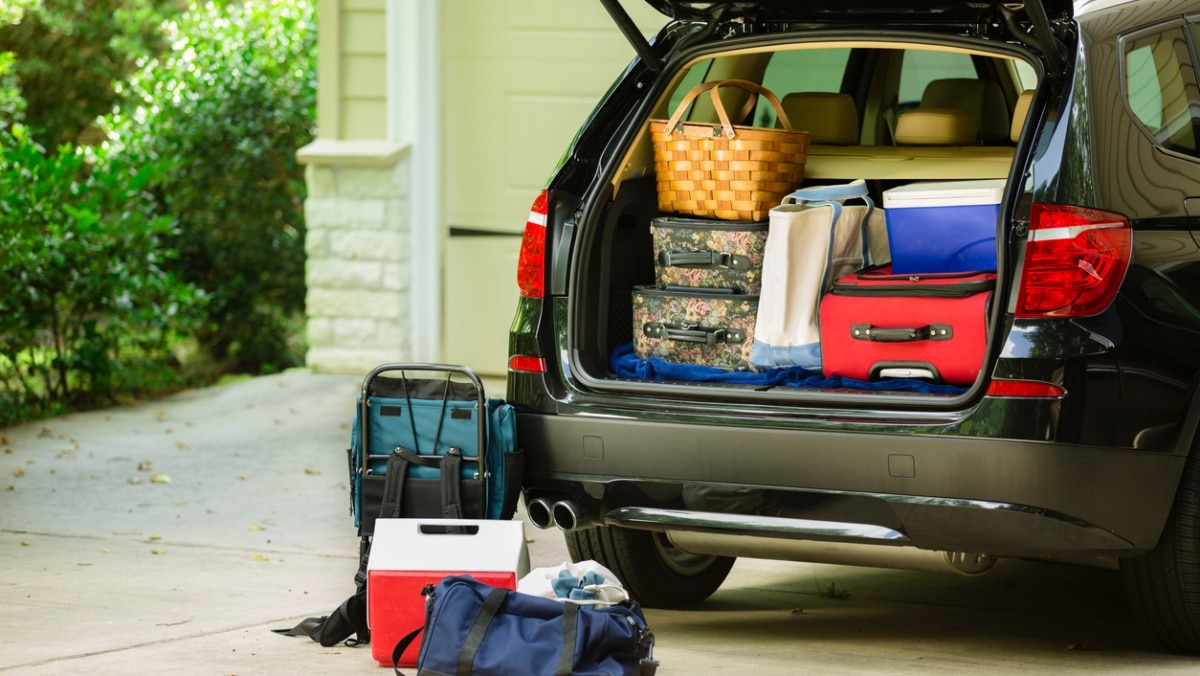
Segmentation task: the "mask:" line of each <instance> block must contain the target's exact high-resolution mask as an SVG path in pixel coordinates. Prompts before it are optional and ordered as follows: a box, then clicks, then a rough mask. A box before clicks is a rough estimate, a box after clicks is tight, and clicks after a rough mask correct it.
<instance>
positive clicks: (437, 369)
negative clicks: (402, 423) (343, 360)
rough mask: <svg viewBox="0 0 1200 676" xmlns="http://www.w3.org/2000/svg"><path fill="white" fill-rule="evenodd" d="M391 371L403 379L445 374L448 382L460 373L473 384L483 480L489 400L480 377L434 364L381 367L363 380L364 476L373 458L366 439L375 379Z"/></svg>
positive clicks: (453, 366)
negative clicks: (417, 374) (419, 373)
mask: <svg viewBox="0 0 1200 676" xmlns="http://www.w3.org/2000/svg"><path fill="white" fill-rule="evenodd" d="M389 371H400V372H401V373H400V375H401V377H406V376H405V374H404V372H405V371H426V372H434V373H443V374H446V376H447V378H449V377H450V375H451V374H455V373H457V374H459V375H462V376H464V377H466V378H467V379H468V380H470V381H471V385H472V386H474V388H475V395H476V407H477V410H478V411H479V413H478V420H479V429H478V435H479V438H478V440H477V443H478V448H479V468H480V470H479V476H480V477H482V476H483V475H484V468H485V467H486V464H485V462H484V455H485V454H486V452H487V397H486V395H485V393H484V391H483V381H481V380H480V379H479V376H478V375H477V374H476V373H475V371H473V370H472V369H470V368H468V367H466V366H460V365H458V364H435V363H431V362H415V363H410V362H395V363H388V364H380V365H379V366H376V367H375V368H373V369H371V372H370V373H368V374H367V377H365V378H363V382H362V392H361V393H360V396H359V407H360V419H361V420H362V421H363V425H362V429H361V430H359V435H360V436H359V444H360V445H361V446H362V458H361V461H362V463H361V466H360V468H359V471H360V472H361V473H363V474H366V473H368V470H369V467H368V464H367V463H368V461H369V459H370V457H371V452H370V449H368V447H367V443H368V441H367V437H368V436H370V435H369V434H368V433H367V432H368V425H367V421H368V420H369V417H368V413H367V408H368V406H369V403H368V401H369V399H370V387H371V382H372V381H374V379H375V377H376V376H378V375H381V374H383V373H387V372H389ZM414 435H415V431H414ZM433 450H434V451H435V452H436V450H437V449H436V448H435V449H433ZM388 453H391V449H389V450H388Z"/></svg>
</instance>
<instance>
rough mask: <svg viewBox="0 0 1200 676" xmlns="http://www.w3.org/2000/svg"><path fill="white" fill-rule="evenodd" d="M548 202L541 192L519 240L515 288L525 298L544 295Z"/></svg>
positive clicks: (534, 202)
mask: <svg viewBox="0 0 1200 676" xmlns="http://www.w3.org/2000/svg"><path fill="white" fill-rule="evenodd" d="M549 205H550V200H549V199H548V198H547V193H546V191H545V190H543V191H542V192H541V193H540V194H538V196H537V199H535V200H533V206H531V207H529V219H528V220H526V221H525V236H524V237H523V238H522V239H521V255H520V257H519V258H518V259H517V287H518V288H519V289H520V290H521V295H522V296H525V297H527V298H543V297H545V295H546V216H547V214H549V213H550V206H549Z"/></svg>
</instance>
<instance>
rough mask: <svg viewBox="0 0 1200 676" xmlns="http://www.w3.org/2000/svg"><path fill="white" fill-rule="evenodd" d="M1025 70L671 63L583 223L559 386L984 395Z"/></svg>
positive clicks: (763, 55) (863, 63)
mask: <svg viewBox="0 0 1200 676" xmlns="http://www.w3.org/2000/svg"><path fill="white" fill-rule="evenodd" d="M1026 58H1027V57H1023V56H1022V53H1021V52H1020V51H1018V50H1017V49H1016V48H1014V47H1012V46H1011V45H1003V44H1001V45H999V46H997V47H991V46H989V47H988V49H984V48H983V47H982V46H981V45H980V43H978V42H964V41H961V40H960V41H957V42H956V41H947V42H946V43H944V44H928V45H923V44H917V43H914V42H912V41H900V40H896V41H887V40H883V39H873V40H871V41H853V40H838V41H835V42H829V41H821V42H790V43H786V44H781V45H777V46H775V47H774V48H771V49H764V48H762V47H761V46H760V47H755V48H744V49H736V48H732V49H727V50H726V51H723V52H715V53H714V52H712V51H709V52H701V53H698V54H697V55H696V56H694V57H692V58H691V59H690V60H688V61H686V65H685V66H684V67H682V68H680V69H679V70H678V71H677V72H675V73H674V74H673V75H671V76H669V77H666V78H663V79H664V80H668V81H669V82H670V84H669V85H667V87H666V88H665V90H664V91H662V92H660V93H658V94H657V95H655V94H654V93H651V94H650V97H649V99H650V100H648V101H647V102H646V103H645V104H643V107H642V108H641V109H640V110H639V111H638V112H639V114H641V115H643V116H644V122H643V123H642V125H641V126H640V127H637V126H636V125H631V128H632V129H633V130H634V131H633V132H631V133H630V134H629V135H627V136H626V137H617V138H614V139H613V141H612V143H611V145H610V147H609V149H608V152H610V153H611V155H612V161H610V162H607V163H604V165H603V166H605V167H608V171H609V174H607V175H605V176H603V177H600V178H603V182H604V183H606V184H607V185H608V186H609V188H610V189H609V190H608V191H607V197H605V198H601V199H597V200H595V201H594V202H593V203H591V204H586V205H585V210H584V212H582V226H583V227H581V228H580V230H579V232H580V236H579V237H578V239H577V240H576V242H575V251H574V253H573V260H574V269H573V271H572V280H573V281H572V282H571V285H572V286H571V288H572V291H571V299H570V302H571V303H572V306H573V307H574V308H576V310H572V311H571V312H570V316H571V317H572V322H573V327H572V331H571V336H572V338H571V345H570V347H571V354H572V358H573V359H574V361H575V364H574V366H575V370H576V371H577V373H578V374H579V375H582V376H584V377H585V378H586V379H587V380H588V382H589V383H590V384H591V385H593V386H595V387H598V388H600V389H613V388H618V389H619V388H621V387H630V386H640V385H635V383H638V384H646V383H656V384H658V385H660V386H667V385H669V386H672V387H681V386H682V387H687V386H691V385H703V386H704V387H705V388H707V389H708V391H710V392H711V391H712V390H713V388H716V389H717V390H718V391H726V390H725V388H736V389H737V390H740V391H742V392H746V393H750V392H755V391H767V392H772V393H780V392H789V391H790V392H799V391H820V392H822V393H850V394H870V393H877V394H898V395H909V396H911V395H918V396H928V397H938V398H941V399H945V398H946V397H958V396H960V395H963V394H964V393H967V392H968V391H970V389H971V388H972V386H974V385H976V383H977V382H986V374H987V366H988V364H989V363H990V361H991V356H990V354H989V351H990V347H989V346H991V345H992V343H993V342H995V341H994V339H993V334H994V333H995V331H993V329H994V328H995V327H994V324H995V320H994V318H993V310H994V308H995V306H996V304H997V303H998V302H1003V301H1004V299H1003V298H998V294H1002V293H1003V292H1002V289H1003V288H1004V287H1003V286H1001V285H1000V284H999V283H998V282H999V281H1003V280H1004V278H1005V272H1004V270H1003V269H1000V267H1001V266H1000V265H998V261H999V262H1002V261H1005V258H1006V257H1005V255H1004V254H1002V253H1001V252H1000V248H1001V245H1000V241H1001V240H1000V239H999V238H998V237H997V232H998V231H1001V230H1002V228H1003V226H1004V223H1005V222H1006V219H1010V218H1013V217H1015V216H1014V213H1015V211H1016V208H1017V207H1015V206H1013V205H1019V204H1020V203H1021V202H1022V199H1021V198H1022V196H1023V193H1024V192H1025V189H1026V188H1025V185H1024V183H1025V176H1026V170H1025V165H1026V164H1027V162H1028V160H1021V159H1019V156H1018V153H1017V148H1018V145H1019V143H1020V141H1021V138H1022V130H1023V128H1024V125H1025V120H1026V117H1028V116H1029V110H1030V104H1031V101H1032V100H1033V96H1034V92H1035V91H1036V88H1037V83H1038V79H1039V77H1040V72H1039V71H1038V70H1037V69H1036V68H1035V67H1034V66H1033V65H1031V64H1030V62H1028V61H1027V60H1025V59H1026ZM1026 154H1028V153H1026ZM1015 158H1017V159H1015Z"/></svg>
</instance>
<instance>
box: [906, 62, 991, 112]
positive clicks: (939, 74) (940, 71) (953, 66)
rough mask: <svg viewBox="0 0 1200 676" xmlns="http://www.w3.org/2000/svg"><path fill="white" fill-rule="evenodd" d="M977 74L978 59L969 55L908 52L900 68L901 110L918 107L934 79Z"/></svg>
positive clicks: (965, 76)
mask: <svg viewBox="0 0 1200 676" xmlns="http://www.w3.org/2000/svg"><path fill="white" fill-rule="evenodd" d="M977 77H979V75H978V74H977V73H976V72H975V62H974V61H972V60H971V56H970V55H969V54H955V53H951V52H927V51H919V50H908V51H905V52H904V63H903V65H902V66H901V68H900V110H901V111H905V110H908V109H909V108H915V107H917V104H919V103H920V102H921V95H922V94H923V93H925V87H926V85H928V84H929V83H930V82H933V81H934V80H946V79H951V78H970V79H975V78H977Z"/></svg>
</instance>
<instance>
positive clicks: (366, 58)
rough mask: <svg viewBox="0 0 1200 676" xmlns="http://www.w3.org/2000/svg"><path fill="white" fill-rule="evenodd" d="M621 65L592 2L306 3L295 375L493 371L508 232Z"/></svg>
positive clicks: (509, 263) (624, 58) (506, 279)
mask: <svg viewBox="0 0 1200 676" xmlns="http://www.w3.org/2000/svg"><path fill="white" fill-rule="evenodd" d="M626 4H627V5H629V7H628V9H630V11H631V12H634V13H635V19H638V16H639V15H640V16H641V17H642V18H643V19H644V18H645V17H647V16H651V18H650V19H649V21H644V20H639V25H643V26H644V27H645V26H650V27H654V26H657V25H661V23H662V20H663V19H662V17H657V18H654V17H656V16H657V15H653V13H652V12H651V11H650V10H649V9H648V8H647V6H646V5H644V4H643V3H641V2H640V1H638V0H628V1H627V2H626ZM639 6H640V9H639ZM632 56H633V50H632V48H630V47H629V45H628V44H626V43H625V42H624V39H623V38H622V37H621V36H620V35H619V33H618V31H617V30H616V29H615V28H614V27H613V26H612V24H611V21H610V19H609V17H608V16H607V15H606V14H605V12H604V11H603V9H602V8H601V6H600V4H599V2H597V0H321V2H320V3H319V8H318V73H317V76H318V96H317V117H318V119H317V129H318V133H317V140H316V141H314V142H313V143H312V144H310V145H309V146H307V147H305V148H302V149H301V150H300V151H299V152H298V153H297V156H298V158H299V159H300V161H301V162H303V163H305V164H306V165H307V167H306V177H307V182H308V189H309V195H308V200H307V202H306V205H305V213H306V217H307V220H308V242H307V254H308V263H307V272H306V282H307V285H308V296H307V307H306V313H307V317H308V319H307V341H308V352H307V357H306V359H307V363H308V366H309V367H310V368H312V369H313V370H315V371H319V372H337V373H365V372H367V371H369V370H370V369H371V368H372V367H374V366H376V365H378V364H380V363H383V362H392V361H443V360H444V359H445V357H447V356H449V357H452V358H451V359H449V361H456V362H458V363H464V364H467V365H469V366H473V367H475V368H477V369H478V370H479V371H480V372H482V373H487V374H495V375H503V373H504V371H505V367H506V364H505V363H504V362H505V354H504V348H505V346H506V343H507V339H506V329H507V326H508V323H509V321H510V320H511V316H512V312H511V308H510V306H511V305H512V304H513V303H514V302H515V294H516V286H515V282H514V272H515V270H514V268H515V261H516V249H517V246H518V245H519V243H520V238H519V236H517V233H519V232H520V230H521V229H522V227H523V223H524V217H525V214H526V212H527V210H528V207H529V204H530V203H531V202H532V200H533V197H534V196H535V194H536V192H537V190H538V189H539V188H540V187H541V185H542V182H543V181H544V180H545V178H546V177H547V176H548V174H549V172H550V171H551V169H552V168H553V165H554V162H555V160H556V159H557V156H558V154H559V153H561V152H562V149H563V148H564V147H565V145H566V143H567V142H568V140H569V139H570V136H571V134H573V133H574V130H575V129H576V128H577V127H578V125H579V124H580V123H581V122H582V121H583V119H584V117H586V114H587V112H588V111H590V110H591V107H592V106H593V105H594V103H595V100H596V98H597V97H598V96H600V95H601V94H602V93H603V92H604V90H605V89H606V88H607V87H608V85H609V84H610V83H611V81H612V78H614V77H616V75H617V73H618V72H619V69H620V68H621V66H623V65H625V64H626V63H627V62H628V61H629V59H630V58H632ZM444 212H448V213H444ZM451 226H453V227H455V228H460V229H467V230H479V231H485V232H492V233H495V234H496V235H497V236H494V237H492V236H486V237H473V238H472V237H468V238H461V237H460V238H448V237H447V235H448V231H449V228H450V227H451ZM443 252H444V253H443ZM445 270H453V271H455V275H454V276H453V277H449V280H450V283H448V284H447V283H444V282H443V279H442V275H443V272H444V271H445ZM460 273H461V274H460ZM443 287H445V288H443ZM481 345H485V346H486V347H487V350H486V351H483V352H481V351H480V350H479V347H480V346H481Z"/></svg>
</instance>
